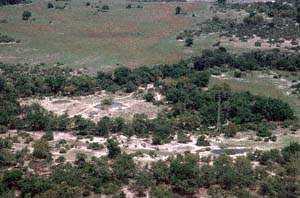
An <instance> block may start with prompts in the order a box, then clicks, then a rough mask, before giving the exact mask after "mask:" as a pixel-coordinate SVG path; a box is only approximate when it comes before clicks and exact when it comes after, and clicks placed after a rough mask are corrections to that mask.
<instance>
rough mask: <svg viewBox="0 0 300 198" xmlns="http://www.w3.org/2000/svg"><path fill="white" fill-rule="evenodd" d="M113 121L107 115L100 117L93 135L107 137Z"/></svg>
mask: <svg viewBox="0 0 300 198" xmlns="http://www.w3.org/2000/svg"><path fill="white" fill-rule="evenodd" d="M112 125H113V122H112V121H111V119H110V118H109V117H107V116H105V117H103V118H101V120H100V121H99V122H98V123H97V126H96V131H95V135H99V136H105V137H107V136H108V134H109V132H110V130H111V129H112Z"/></svg>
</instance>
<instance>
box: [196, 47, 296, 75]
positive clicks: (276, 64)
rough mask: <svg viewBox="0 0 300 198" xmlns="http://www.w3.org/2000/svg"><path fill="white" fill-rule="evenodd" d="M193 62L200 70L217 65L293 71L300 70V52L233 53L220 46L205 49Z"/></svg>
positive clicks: (242, 68) (247, 68)
mask: <svg viewBox="0 0 300 198" xmlns="http://www.w3.org/2000/svg"><path fill="white" fill-rule="evenodd" d="M193 62H194V68H195V69H196V70H200V71H201V70H204V69H206V68H209V67H215V66H216V67H221V66H225V67H226V66H227V67H231V68H237V69H240V70H242V71H249V70H262V69H277V70H283V71H291V72H292V71H299V70H300V56H299V54H298V53H289V52H281V51H279V50H270V51H252V52H245V53H242V54H233V53H230V52H227V50H226V49H225V48H223V47H220V48H219V49H216V50H203V53H202V55H201V56H199V57H195V58H194V59H193Z"/></svg>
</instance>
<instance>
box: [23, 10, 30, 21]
mask: <svg viewBox="0 0 300 198" xmlns="http://www.w3.org/2000/svg"><path fill="white" fill-rule="evenodd" d="M31 16H32V14H31V12H30V11H24V12H23V14H22V19H23V20H24V21H27V20H29V18H30V17H31Z"/></svg>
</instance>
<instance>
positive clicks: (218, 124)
mask: <svg viewBox="0 0 300 198" xmlns="http://www.w3.org/2000/svg"><path fill="white" fill-rule="evenodd" d="M221 127H222V126H221V90H219V94H218V115H217V131H220V130H221Z"/></svg>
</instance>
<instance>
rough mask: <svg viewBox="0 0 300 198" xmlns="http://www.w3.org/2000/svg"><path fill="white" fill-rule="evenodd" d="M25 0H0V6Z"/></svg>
mask: <svg viewBox="0 0 300 198" xmlns="http://www.w3.org/2000/svg"><path fill="white" fill-rule="evenodd" d="M24 1H26V0H0V6H2V5H13V4H19V3H23V2H24Z"/></svg>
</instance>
